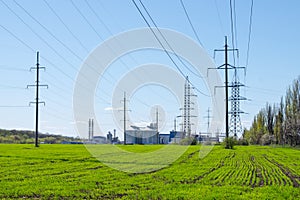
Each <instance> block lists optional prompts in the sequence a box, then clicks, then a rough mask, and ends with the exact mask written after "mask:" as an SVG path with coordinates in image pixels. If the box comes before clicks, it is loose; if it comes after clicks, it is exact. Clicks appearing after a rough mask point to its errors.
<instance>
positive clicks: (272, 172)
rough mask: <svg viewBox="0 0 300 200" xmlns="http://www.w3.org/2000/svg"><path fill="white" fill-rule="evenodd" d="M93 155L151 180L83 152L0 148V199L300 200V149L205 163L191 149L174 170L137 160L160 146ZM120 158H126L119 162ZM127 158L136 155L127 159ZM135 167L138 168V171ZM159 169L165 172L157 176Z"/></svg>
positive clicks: (239, 151)
mask: <svg viewBox="0 0 300 200" xmlns="http://www.w3.org/2000/svg"><path fill="white" fill-rule="evenodd" d="M88 149H89V150H91V149H94V150H95V152H94V155H96V156H100V159H101V158H104V160H105V162H106V163H107V164H108V165H112V166H114V165H116V164H118V165H124V169H128V168H132V169H134V170H136V171H138V172H143V170H144V172H145V173H126V172H122V171H119V170H116V169H113V168H111V167H108V166H107V165H105V164H103V163H101V162H99V161H98V160H97V159H96V158H94V157H93V156H92V155H91V154H90V153H89V151H87V149H86V148H85V147H84V146H83V145H41V147H40V148H34V147H33V146H32V145H4V144H0V199H6V198H7V199H11V198H42V199H45V198H51V199H52V198H58V199H74V198H77V199H119V198H120V199H300V188H299V185H300V154H299V153H300V151H299V150H298V149H292V148H279V147H276V148H273V147H262V146H248V147H242V146H241V147H240V146H238V147H236V148H235V150H226V149H223V148H222V147H221V146H216V147H214V148H213V150H212V151H211V152H210V153H209V154H208V155H207V156H205V157H204V158H202V159H201V158H200V157H199V153H198V152H199V150H200V146H191V147H189V148H188V149H187V150H186V152H185V153H184V154H183V155H182V156H181V157H179V159H176V160H175V162H173V163H171V164H168V161H166V159H165V158H163V157H159V156H158V157H157V158H156V159H154V160H147V159H145V160H143V162H141V161H140V160H139V159H138V156H137V158H136V160H134V159H133V158H134V155H138V154H139V155H143V154H147V153H148V154H149V155H150V154H151V153H153V152H157V151H159V150H161V152H162V151H163V149H165V147H163V146H159V145H153V146H150V145H128V146H117V147H112V146H110V145H94V146H89V147H88ZM119 150H122V151H123V152H125V153H123V154H120V155H114V151H117V152H120V151H119ZM182 150H185V149H184V147H182V146H172V147H170V148H168V149H166V151H165V153H167V154H170V157H172V155H171V154H175V153H176V152H177V151H178V152H180V151H182ZM126 152H129V153H130V152H131V153H132V152H137V153H138V154H129V153H128V155H130V156H131V155H133V156H132V157H126V155H127V154H126ZM172 152H175V153H172ZM148 154H147V155H148ZM124 155H125V156H124ZM114 156H115V157H114ZM109 157H112V159H111V160H106V159H108V158H109ZM146 157H147V156H146ZM174 158H175V157H174ZM117 161H118V162H117ZM125 161H126V162H125ZM134 162H137V163H138V164H139V165H137V168H136V169H135V168H134V167H136V166H135V165H134ZM158 163H163V164H161V165H160V166H159V167H158V168H155V167H154V168H153V166H155V165H158ZM149 166H150V167H149ZM121 167H122V166H121ZM160 167H164V168H163V169H160ZM149 170H150V171H151V170H155V171H153V172H149Z"/></svg>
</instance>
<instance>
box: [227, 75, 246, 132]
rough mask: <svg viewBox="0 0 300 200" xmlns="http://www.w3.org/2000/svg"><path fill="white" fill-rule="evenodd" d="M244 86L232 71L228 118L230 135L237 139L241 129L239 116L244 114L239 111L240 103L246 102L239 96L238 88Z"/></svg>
mask: <svg viewBox="0 0 300 200" xmlns="http://www.w3.org/2000/svg"><path fill="white" fill-rule="evenodd" d="M243 86H245V85H244V84H242V83H240V82H239V79H238V75H237V70H236V69H235V70H234V77H233V81H232V83H231V86H230V87H231V97H230V98H229V101H231V111H230V112H229V114H230V115H231V116H230V128H229V132H230V135H233V136H234V137H237V136H238V135H241V134H242V131H243V128H242V123H241V117H240V114H243V113H244V112H243V111H242V110H240V101H243V100H247V99H246V98H245V97H242V96H240V87H243Z"/></svg>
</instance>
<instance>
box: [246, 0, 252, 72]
mask: <svg viewBox="0 0 300 200" xmlns="http://www.w3.org/2000/svg"><path fill="white" fill-rule="evenodd" d="M253 2H254V1H253V0H251V7H250V17H249V35H248V43H247V58H246V70H245V71H246V72H247V67H248V64H249V53H250V42H251V32H252V16H253Z"/></svg>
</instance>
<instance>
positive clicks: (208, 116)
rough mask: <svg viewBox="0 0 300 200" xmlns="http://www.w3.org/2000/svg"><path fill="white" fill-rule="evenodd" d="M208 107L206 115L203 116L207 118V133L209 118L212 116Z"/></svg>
mask: <svg viewBox="0 0 300 200" xmlns="http://www.w3.org/2000/svg"><path fill="white" fill-rule="evenodd" d="M210 111H211V110H210V109H209V108H208V109H207V111H206V112H207V116H205V117H204V118H207V134H208V131H209V127H210V119H211V118H212V116H210Z"/></svg>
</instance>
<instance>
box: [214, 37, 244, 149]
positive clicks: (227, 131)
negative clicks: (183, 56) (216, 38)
mask: <svg viewBox="0 0 300 200" xmlns="http://www.w3.org/2000/svg"><path fill="white" fill-rule="evenodd" d="M217 51H223V52H225V63H224V64H223V65H221V66H219V67H218V68H217V69H225V125H226V127H225V134H226V146H225V148H226V149H228V148H229V144H228V137H229V116H228V114H229V112H228V100H229V98H228V87H229V86H228V74H229V73H228V69H234V68H236V67H235V66H232V65H230V64H229V63H228V52H229V51H238V49H228V44H227V36H225V46H224V49H215V51H214V53H215V52H217ZM217 87H224V86H217Z"/></svg>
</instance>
